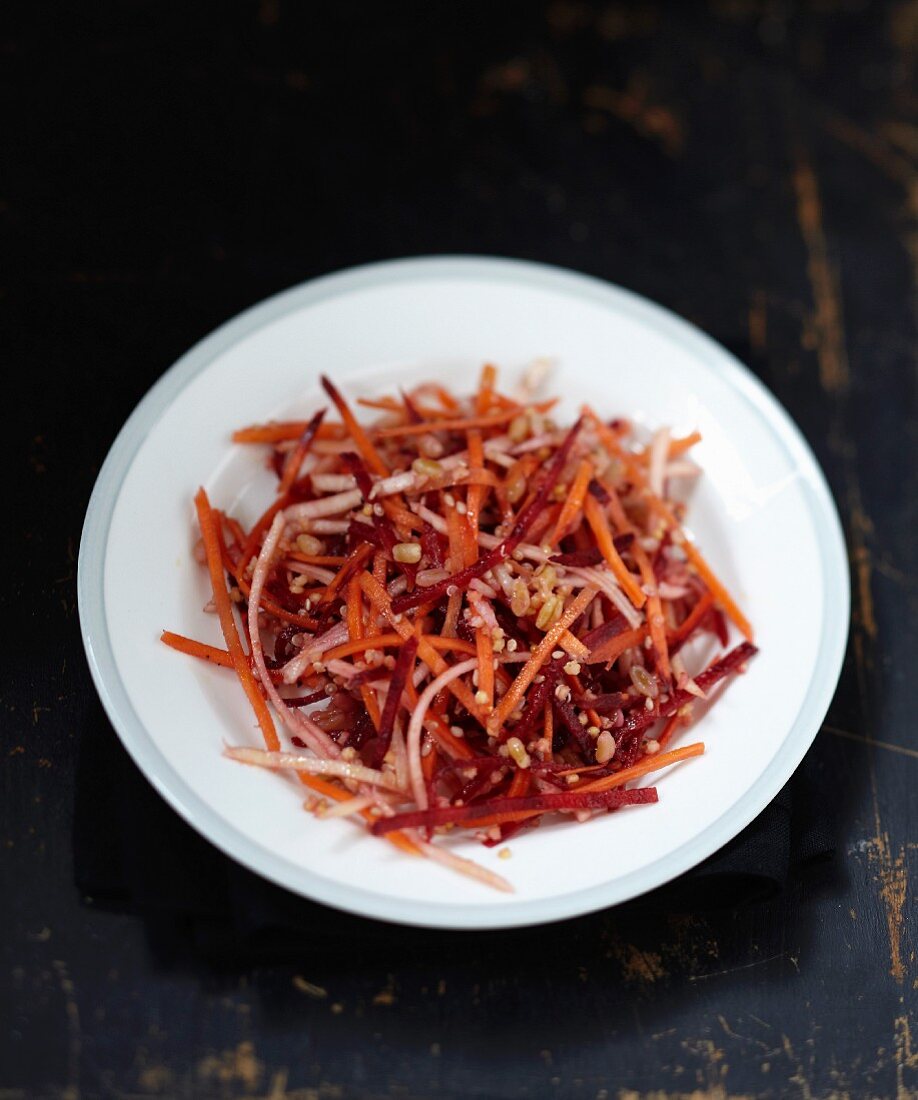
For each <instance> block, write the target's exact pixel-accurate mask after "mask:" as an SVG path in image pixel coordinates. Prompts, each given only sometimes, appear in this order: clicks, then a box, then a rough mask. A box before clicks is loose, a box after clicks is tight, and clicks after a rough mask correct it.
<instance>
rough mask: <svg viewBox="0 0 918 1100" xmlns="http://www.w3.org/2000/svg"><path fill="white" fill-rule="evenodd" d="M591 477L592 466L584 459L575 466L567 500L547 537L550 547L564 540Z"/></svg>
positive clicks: (581, 502) (581, 504)
mask: <svg viewBox="0 0 918 1100" xmlns="http://www.w3.org/2000/svg"><path fill="white" fill-rule="evenodd" d="M592 477H593V464H592V463H591V462H589V461H588V460H587V459H585V458H584V459H582V460H581V461H580V463H579V464H578V466H577V472H576V473H575V474H574V480H573V481H572V482H571V487H570V489H569V490H568V493H567V499H566V500H565V502H564V505H563V507H562V508H561V514H560V515H559V516H558V521H557V523H556V524H555V528H554V530H553V531H552V533H551V535H549V538H548V543H549V545H550V546H557V545H558V543H559V542H560V541H561V540H562V539H563V538H564V535H565V534H566V532H567V529H568V527H570V525H571V524H572V523H573V522H574V518H575V517H576V515H577V513H578V512H579V511H580V509H581V508H582V507H583V500H584V497H585V496H586V491H587V487H588V486H589V484H590V480H591V478H592Z"/></svg>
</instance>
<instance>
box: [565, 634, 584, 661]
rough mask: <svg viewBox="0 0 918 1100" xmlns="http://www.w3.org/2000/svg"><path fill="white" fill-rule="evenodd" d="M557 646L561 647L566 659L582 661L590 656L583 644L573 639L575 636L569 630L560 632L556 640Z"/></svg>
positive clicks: (577, 639)
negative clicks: (571, 658) (572, 658)
mask: <svg viewBox="0 0 918 1100" xmlns="http://www.w3.org/2000/svg"><path fill="white" fill-rule="evenodd" d="M558 645H559V646H561V648H562V649H563V650H564V652H565V653H566V654H567V655H568V657H574V658H576V659H579V660H584V659H585V658H586V657H589V655H590V650H589V647H588V646H585V645H584V644H583V642H581V640H580V639H579V638H577V637H575V635H573V634H571V632H570V631H569V630H564V631H562V632H561V637H560V638H559V639H558Z"/></svg>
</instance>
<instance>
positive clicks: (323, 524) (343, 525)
mask: <svg viewBox="0 0 918 1100" xmlns="http://www.w3.org/2000/svg"><path fill="white" fill-rule="evenodd" d="M329 499H331V498H329ZM349 527H350V524H349V523H348V521H347V520H346V519H314V520H310V521H309V522H307V523H305V524H304V525H303V529H304V530H305V531H311V532H312V533H313V534H315V535H344V534H346V533H347V529H348V528H349Z"/></svg>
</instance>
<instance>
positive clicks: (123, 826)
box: [74, 708, 834, 963]
mask: <svg viewBox="0 0 918 1100" xmlns="http://www.w3.org/2000/svg"><path fill="white" fill-rule="evenodd" d="M832 804H833V803H832V799H831V797H830V796H829V793H828V792H827V791H824V790H823V789H822V786H821V782H820V769H819V766H818V761H817V759H816V756H815V754H814V753H813V752H812V751H811V753H810V754H809V755H808V756H807V758H806V759H805V760H804V762H803V764H801V766H800V768H799V769H798V770H797V772H796V773H795V775H794V776H793V777H792V779H791V780H790V782H789V783H788V784H787V786H785V787H784V789H783V790H782V791H781V792H780V794H779V795H778V797H777V798H775V800H774V801H773V802H772V803H771V804H770V805H769V806H768V807H767V808H766V809H765V810H764V811H763V812H762V813H761V814H760V815H759V816H758V817H757V818H756V819H755V820H754V821H753V822H752V823H751V824H750V825H749V826H748V827H747V828H746V829H745V830H744V831H743V832H742V833H740V834H739V836H737V837H736V838H735V839H734V840H733V841H731V842H730V843H729V844H727V845H726V846H725V847H724V848H722V849H721V850H720V851H719V852H717V853H715V854H714V855H713V856H711V857H710V858H709V859H707V860H705V861H704V862H703V863H701V864H700V865H699V866H698V867H696V868H694V869H693V870H691V871H690V872H688V873H687V874H686V875H683V876H682V877H681V878H679V879H677V880H676V881H675V882H673V883H670V884H668V885H667V886H664V887H661V888H660V889H659V890H655V891H653V892H652V893H650V894H647V895H645V896H644V897H643V898H641V899H638V901H637V902H634V903H630V904H632V905H638V906H641V907H649V908H650V909H653V910H658V911H661V912H662V911H665V912H669V913H672V912H699V911H701V912H704V911H710V910H716V909H720V908H723V907H731V908H736V907H739V906H743V905H750V904H754V903H756V902H760V901H763V900H767V899H769V898H772V897H774V896H775V895H777V894H778V893H780V892H781V891H782V890H783V889H784V888H785V886H786V885H787V884H788V881H789V879H790V878H791V876H792V875H793V874H794V872H796V871H798V870H799V869H800V868H802V867H805V866H807V865H808V864H811V863H813V862H815V861H818V860H824V859H826V858H827V857H829V856H830V855H831V854H832V852H833V851H834V828H833V825H834V822H833V820H832V814H831V807H832ZM74 865H75V879H76V884H77V887H78V889H79V890H80V891H81V893H82V894H83V895H85V896H87V897H89V898H91V899H92V902H93V904H95V905H101V906H105V907H107V908H111V909H115V910H117V911H121V912H130V913H133V914H137V915H139V916H141V917H142V918H143V919H144V921H145V923H146V926H147V931H148V934H149V936H150V939H151V942H152V943H153V946H154V948H156V947H157V946H159V947H161V948H162V949H163V950H167V951H168V950H173V949H174V946H175V944H176V942H177V941H178V940H184V942H185V944H186V946H187V947H188V948H189V949H190V950H192V951H193V952H194V953H195V954H198V955H203V956H206V957H208V958H210V959H212V960H213V961H221V960H223V961H229V960H232V961H233V962H235V963H239V962H246V961H249V962H261V961H271V960H276V959H284V958H288V957H296V956H297V955H298V954H301V953H302V952H303V951H304V949H306V948H307V947H308V949H309V950H313V951H314V950H315V949H316V945H317V944H319V945H321V946H322V948H323V950H325V949H334V945H335V944H337V943H341V942H346V941H347V939H348V931H349V930H350V931H352V932H356V931H357V930H358V927H359V935H360V936H361V937H362V938H363V939H364V940H366V939H367V938H368V937H369V938H374V937H376V938H379V939H380V940H381V941H386V940H387V939H389V938H391V937H392V936H393V934H394V933H395V932H396V931H399V932H401V934H402V935H404V932H403V930H395V929H393V926H391V925H387V924H385V923H382V922H377V921H372V920H366V919H363V918H358V917H350V916H348V915H346V914H342V913H339V912H337V911H333V910H331V909H328V908H326V907H325V906H322V905H318V904H315V903H312V902H309V901H306V900H304V899H302V898H299V897H297V896H295V895H293V894H291V893H289V892H288V891H286V890H283V889H281V888H279V887H277V886H274V885H272V884H271V883H268V882H266V881H264V880H263V879H261V878H259V877H258V876H257V875H254V874H252V873H251V872H249V871H247V870H245V869H244V868H243V867H240V866H239V865H238V864H236V863H235V862H234V861H233V860H231V859H229V858H228V857H227V856H225V855H224V854H223V853H222V852H220V851H218V850H217V849H216V848H214V847H213V846H212V845H211V844H209V843H208V842H207V841H205V840H204V839H203V838H201V837H200V836H199V835H198V834H197V833H196V832H195V831H194V830H193V829H192V828H191V827H190V826H188V825H187V824H186V823H185V822H184V821H183V820H182V819H181V818H180V817H179V816H178V815H177V814H176V813H175V812H174V811H173V810H172V809H171V807H169V806H168V805H167V803H166V802H165V801H163V799H162V798H160V796H159V795H158V794H157V793H156V792H155V791H154V789H153V788H152V787H151V786H150V785H149V783H148V782H147V781H146V779H145V778H144V777H143V775H142V774H141V773H140V771H139V770H138V769H137V768H136V767H135V765H134V763H133V762H132V761H131V759H130V757H129V756H128V755H127V753H126V752H125V750H124V749H123V748H122V746H121V744H120V742H119V741H118V739H117V737H116V735H115V733H114V731H113V730H112V729H111V727H110V726H109V724H108V722H107V721H106V719H105V717H104V714H103V713H102V711H101V708H99V709H98V714H97V715H96V716H95V719H94V720H93V721H92V722H90V723H89V724H88V725H87V726H86V727H85V728H84V731H83V737H82V741H81V747H80V764H79V771H78V776H77V795H76V806H75V823H74ZM430 935H433V936H436V935H437V934H436V933H433V934H430Z"/></svg>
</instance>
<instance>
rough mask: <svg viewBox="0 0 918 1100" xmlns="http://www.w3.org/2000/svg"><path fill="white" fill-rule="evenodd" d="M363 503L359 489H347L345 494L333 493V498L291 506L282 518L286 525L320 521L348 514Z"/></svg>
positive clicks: (286, 509)
mask: <svg viewBox="0 0 918 1100" xmlns="http://www.w3.org/2000/svg"><path fill="white" fill-rule="evenodd" d="M362 503H363V495H362V494H361V492H360V490H359V489H348V490H347V492H345V493H335V494H334V496H330V497H322V498H321V499H320V500H307V501H306V502H305V503H304V504H291V505H290V507H289V508H285V509H284V512H283V514H284V516H285V517H286V519H287V522H288V523H297V522H300V521H302V520H304V519H305V520H311V519H320V518H321V517H323V516H337V515H339V514H340V513H341V512H349V511H350V510H351V509H352V508H357V507H358V506H359V505H360V504H362Z"/></svg>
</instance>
